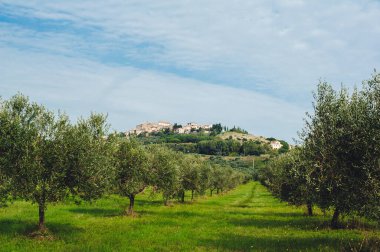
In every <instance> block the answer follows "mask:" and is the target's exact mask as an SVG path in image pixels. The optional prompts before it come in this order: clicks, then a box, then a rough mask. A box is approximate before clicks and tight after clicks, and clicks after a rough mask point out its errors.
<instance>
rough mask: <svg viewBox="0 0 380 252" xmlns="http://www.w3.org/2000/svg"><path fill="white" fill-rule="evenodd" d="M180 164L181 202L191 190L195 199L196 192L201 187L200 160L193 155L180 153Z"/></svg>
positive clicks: (192, 197)
mask: <svg viewBox="0 0 380 252" xmlns="http://www.w3.org/2000/svg"><path fill="white" fill-rule="evenodd" d="M179 161H180V166H179V189H178V192H179V196H180V198H181V202H185V192H186V191H187V190H189V191H191V200H193V199H194V192H195V191H196V190H198V187H199V180H200V174H199V160H197V159H196V158H195V157H192V156H186V155H184V154H182V155H180V159H179Z"/></svg>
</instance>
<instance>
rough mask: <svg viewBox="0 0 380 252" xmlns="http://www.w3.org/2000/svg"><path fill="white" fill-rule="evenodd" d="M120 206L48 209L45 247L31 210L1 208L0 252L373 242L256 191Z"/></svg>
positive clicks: (370, 230)
mask: <svg viewBox="0 0 380 252" xmlns="http://www.w3.org/2000/svg"><path fill="white" fill-rule="evenodd" d="M126 204H127V200H126V199H123V198H120V197H116V196H112V197H109V198H105V199H102V200H99V201H97V202H94V203H92V204H82V205H79V206H77V205H75V204H69V203H67V204H58V205H55V206H49V207H48V210H47V213H46V220H47V227H48V228H49V229H50V231H51V232H52V233H53V235H54V239H52V240H48V239H45V240H38V239H35V238H30V236H29V235H28V234H30V233H31V232H32V231H33V230H34V229H35V228H36V222H37V213H38V211H37V207H36V206H35V205H31V204H30V203H27V202H15V203H14V204H11V205H10V206H9V207H6V208H0V250H1V251H279V250H280V251H286V250H289V251H332V250H337V251H342V250H347V249H349V248H351V246H354V245H356V244H359V243H361V242H362V241H363V239H364V237H369V236H370V237H377V238H376V239H378V238H379V237H380V232H379V230H378V229H376V228H375V227H367V228H366V229H363V228H362V229H340V230H331V229H330V228H328V225H327V223H328V221H329V218H330V217H329V216H323V215H322V214H320V213H319V214H318V215H317V216H315V217H307V216H305V215H304V209H303V208H296V207H292V206H288V205H287V204H286V203H283V202H280V201H278V200H277V199H275V198H273V197H272V196H271V195H270V193H269V192H268V191H267V190H266V189H265V188H264V187H263V186H261V185H260V184H258V183H255V182H253V183H249V184H246V185H242V186H240V187H238V188H237V189H235V190H233V191H231V192H229V193H227V194H225V195H218V196H213V197H211V198H210V197H209V198H204V199H198V200H197V201H196V202H193V203H185V204H179V203H175V204H174V205H173V206H169V207H167V206H166V207H165V206H163V205H162V202H161V201H160V198H159V197H157V198H151V197H150V196H149V195H148V194H146V195H139V196H138V197H137V201H136V211H137V213H138V216H137V217H124V216H121V213H122V208H123V207H124V206H125V205H126Z"/></svg>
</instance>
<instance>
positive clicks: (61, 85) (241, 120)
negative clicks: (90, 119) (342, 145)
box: [0, 0, 380, 140]
mask: <svg viewBox="0 0 380 252" xmlns="http://www.w3.org/2000/svg"><path fill="white" fill-rule="evenodd" d="M379 44H380V2H379V1H366V0H363V1H350V0H345V1H303V0H281V1H268V0H265V1H264V0H262V1H247V0H246V1H241V0H236V1H229V0H228V1H227V0H225V1H224V0H209V1H201V0H193V1H176V0H173V1H147V0H145V1H144V0H139V1H126V0H112V1H95V0H91V1H72V0H65V1H37V0H28V1H18V0H11V1H10V0H9V1H8V0H0V76H1V81H0V95H1V96H2V97H5V98H8V97H10V96H11V95H13V94H15V93H16V92H22V93H24V94H25V95H28V96H30V98H31V99H32V100H35V101H38V102H40V103H43V104H45V105H46V106H47V107H49V108H51V109H54V110H57V109H61V110H64V111H66V112H67V113H68V114H69V115H71V116H72V117H73V118H76V117H78V116H80V115H83V116H86V115H88V114H89V113H90V111H97V112H102V113H108V116H109V122H110V123H111V124H112V127H113V128H114V129H116V130H127V129H129V128H132V127H133V126H134V125H136V124H138V123H140V122H144V121H156V120H161V119H162V120H169V121H171V122H179V123H186V122H188V121H196V122H200V123H214V122H221V123H222V124H224V125H228V126H233V125H238V126H240V127H243V128H245V129H247V130H248V131H250V132H251V133H253V134H256V135H264V136H274V137H278V138H283V139H286V140H291V139H292V138H293V137H295V138H296V137H297V131H298V130H300V129H301V128H302V126H303V121H302V119H303V118H304V117H305V116H304V115H305V112H306V111H308V110H310V108H311V101H312V95H311V92H312V90H314V89H315V85H316V84H317V83H318V80H320V79H321V80H326V81H328V82H330V83H332V84H334V85H335V86H336V87H339V86H340V84H341V83H344V84H345V85H346V86H349V87H353V86H354V85H360V83H361V81H362V80H364V79H368V78H369V77H370V76H371V73H372V72H373V69H374V68H377V69H380V50H379Z"/></svg>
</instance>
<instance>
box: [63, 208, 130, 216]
mask: <svg viewBox="0 0 380 252" xmlns="http://www.w3.org/2000/svg"><path fill="white" fill-rule="evenodd" d="M69 211H70V212H72V213H77V214H89V215H92V216H95V217H115V216H119V215H122V214H123V209H106V208H72V209H69Z"/></svg>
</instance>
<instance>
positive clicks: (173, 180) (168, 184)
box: [149, 146, 179, 205]
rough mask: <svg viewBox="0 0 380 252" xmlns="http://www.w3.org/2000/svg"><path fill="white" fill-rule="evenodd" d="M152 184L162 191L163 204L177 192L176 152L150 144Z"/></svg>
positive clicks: (177, 164)
mask: <svg viewBox="0 0 380 252" xmlns="http://www.w3.org/2000/svg"><path fill="white" fill-rule="evenodd" d="M149 151H150V152H151V155H152V159H151V172H152V184H153V186H154V188H155V189H156V190H158V191H161V192H162V196H163V199H164V203H165V205H167V204H168V201H169V200H170V199H171V198H173V197H174V196H175V195H176V193H177V188H178V187H179V185H178V184H179V163H178V160H179V159H177V157H178V155H179V154H178V153H176V152H174V151H172V150H169V149H167V148H164V147H161V146H150V148H149Z"/></svg>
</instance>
